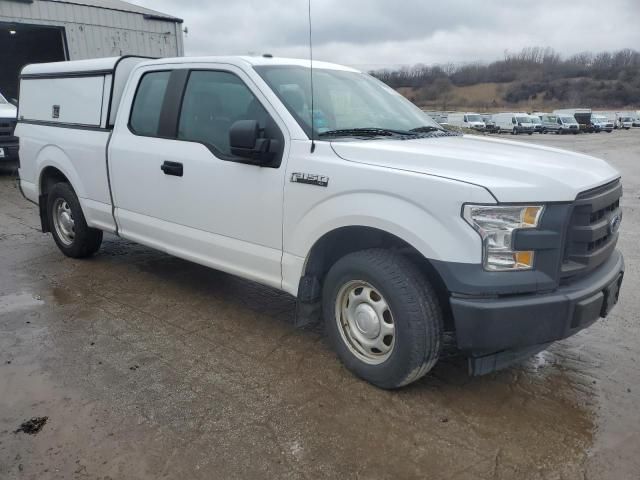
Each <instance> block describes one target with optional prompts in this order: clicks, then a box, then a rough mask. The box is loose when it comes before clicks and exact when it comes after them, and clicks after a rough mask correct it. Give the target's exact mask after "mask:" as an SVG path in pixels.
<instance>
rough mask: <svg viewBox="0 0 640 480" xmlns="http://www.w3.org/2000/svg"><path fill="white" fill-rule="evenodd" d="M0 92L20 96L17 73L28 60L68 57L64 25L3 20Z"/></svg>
mask: <svg viewBox="0 0 640 480" xmlns="http://www.w3.org/2000/svg"><path fill="white" fill-rule="evenodd" d="M0 46H1V48H0V92H2V94H3V95H4V96H5V97H6V98H18V75H20V70H21V69H22V67H23V66H25V65H27V64H28V63H41V62H58V61H62V60H66V59H67V54H66V35H65V31H64V28H62V27H46V26H41V25H27V24H23V23H6V22H0Z"/></svg>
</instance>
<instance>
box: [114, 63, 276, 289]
mask: <svg viewBox="0 0 640 480" xmlns="http://www.w3.org/2000/svg"><path fill="white" fill-rule="evenodd" d="M156 68H158V67H156ZM213 68H214V67H211V69H204V70H203V69H201V67H199V69H198V70H196V69H193V70H191V69H181V70H171V71H149V72H146V73H144V74H143V75H142V77H141V81H140V83H139V86H138V89H137V92H136V94H135V100H134V102H133V108H132V111H131V116H130V119H129V122H128V125H122V122H120V124H119V125H118V126H117V127H116V131H115V132H114V135H113V141H112V143H111V145H110V149H109V165H110V173H111V182H112V190H113V196H114V204H115V207H116V209H115V212H116V218H117V221H118V227H119V230H120V234H121V235H122V236H123V237H126V238H130V239H132V240H134V241H137V242H140V243H143V244H146V245H149V246H152V247H155V248H159V249H161V250H165V251H167V252H169V253H172V254H174V255H177V256H179V257H182V258H186V259H189V260H193V261H195V262H197V263H201V264H204V265H208V266H211V267H214V268H217V269H220V270H224V271H228V272H230V273H234V274H238V275H241V276H243V277H247V278H252V279H254V280H257V281H260V282H262V283H265V284H268V285H272V286H276V287H280V286H281V280H282V279H281V266H280V264H281V256H282V201H283V185H284V180H285V174H284V172H285V161H286V151H287V145H286V144H285V138H284V136H283V134H282V132H283V129H282V124H278V123H277V121H276V120H275V118H276V115H275V113H274V112H273V111H268V110H267V109H265V107H264V105H265V104H266V102H265V101H264V98H263V97H262V95H261V93H260V92H259V91H258V90H257V89H256V88H255V87H254V86H251V87H250V86H249V85H252V84H251V81H250V79H248V78H247V77H246V76H245V75H244V74H243V72H242V71H241V70H239V69H235V68H233V67H229V66H225V67H224V68H220V69H213ZM238 120H257V121H258V122H259V124H260V127H261V128H264V133H265V136H267V137H268V138H278V139H279V140H281V141H280V145H281V149H280V151H279V152H278V157H277V161H276V162H274V164H272V165H271V166H269V167H261V166H256V165H252V164H248V163H246V162H245V161H244V160H243V159H241V158H236V157H234V156H233V155H232V154H231V151H230V147H229V129H230V127H231V125H232V124H233V123H234V122H235V121H238Z"/></svg>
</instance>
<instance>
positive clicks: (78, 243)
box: [47, 182, 102, 258]
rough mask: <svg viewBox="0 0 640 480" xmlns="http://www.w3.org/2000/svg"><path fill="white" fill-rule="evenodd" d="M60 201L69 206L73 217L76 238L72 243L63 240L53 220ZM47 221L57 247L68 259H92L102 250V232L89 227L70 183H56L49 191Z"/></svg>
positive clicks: (74, 237)
mask: <svg viewBox="0 0 640 480" xmlns="http://www.w3.org/2000/svg"><path fill="white" fill-rule="evenodd" d="M59 199H60V200H62V201H64V202H66V203H67V204H68V206H69V208H70V211H71V215H72V217H73V222H74V228H73V232H74V236H73V239H72V241H71V242H70V243H69V242H65V241H64V240H63V238H61V235H60V233H59V232H58V231H57V229H56V226H55V222H54V218H53V216H54V204H55V203H56V201H57V200H59ZM47 220H48V223H49V229H50V230H51V235H52V236H53V240H54V241H55V242H56V245H58V248H59V249H60V251H61V252H62V253H64V254H65V255H66V256H67V257H71V258H86V257H90V256H91V255H93V254H94V253H96V252H97V251H98V249H99V248H100V244H101V243H102V230H98V229H95V228H90V227H89V226H88V225H87V222H86V220H85V218H84V214H83V213H82V208H81V207H80V202H79V201H78V197H77V196H76V194H75V192H74V191H73V188H71V185H69V184H68V183H64V182H61V183H56V184H55V185H54V186H53V187H52V188H51V190H50V191H49V195H48V197H47Z"/></svg>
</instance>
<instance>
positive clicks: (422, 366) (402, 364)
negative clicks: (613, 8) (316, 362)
mask: <svg viewBox="0 0 640 480" xmlns="http://www.w3.org/2000/svg"><path fill="white" fill-rule="evenodd" d="M323 312H324V319H325V327H326V331H327V335H328V337H329V340H330V342H331V344H332V346H333V348H334V350H335V351H336V353H337V354H338V356H339V357H340V359H341V360H342V362H343V363H344V365H345V366H346V367H347V368H348V369H349V370H350V371H351V372H353V373H354V374H355V375H357V376H359V377H360V378H362V379H364V380H367V381H368V382H370V383H372V384H374V385H376V386H378V387H381V388H387V389H392V388H399V387H402V386H404V385H407V384H409V383H411V382H414V381H416V380H418V379H419V378H420V377H422V376H424V375H425V374H426V373H427V372H428V371H429V370H431V368H432V367H433V366H434V365H435V363H436V362H437V360H438V357H439V354H440V349H441V344H442V323H443V322H442V310H441V307H440V304H439V301H438V297H437V296H436V293H435V291H434V289H433V287H432V286H431V284H430V283H429V282H428V280H427V278H426V277H425V276H424V275H423V274H422V272H421V271H420V270H419V269H418V268H417V267H416V266H415V265H414V264H412V263H411V262H410V261H409V260H408V259H407V258H406V257H404V256H402V255H400V254H399V253H396V252H393V251H390V250H383V249H371V250H362V251H359V252H354V253H350V254H348V255H346V256H344V257H342V258H341V259H340V260H338V261H337V262H336V263H335V264H334V265H333V266H332V267H331V269H330V270H329V273H328V274H327V276H326V278H325V281H324V287H323Z"/></svg>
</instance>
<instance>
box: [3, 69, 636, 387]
mask: <svg viewBox="0 0 640 480" xmlns="http://www.w3.org/2000/svg"><path fill="white" fill-rule="evenodd" d="M312 72H313V73H312ZM311 75H313V82H311V81H310V80H311ZM312 85H313V88H312ZM16 134H17V136H18V137H19V139H20V154H21V167H20V170H19V174H20V179H21V180H20V185H21V188H22V190H23V193H24V195H25V196H26V198H27V199H29V200H31V201H33V202H34V203H36V204H37V205H38V206H39V212H40V217H41V223H42V229H43V231H45V232H51V234H52V236H53V239H54V240H55V242H56V243H57V245H58V247H59V248H60V250H61V251H62V253H64V254H65V255H67V256H69V257H73V258H81V257H87V256H90V255H93V254H95V253H96V252H97V251H98V250H99V248H100V244H101V241H102V235H103V232H110V233H112V234H116V235H119V236H120V237H122V238H126V239H129V240H132V241H135V242H139V243H141V244H144V245H147V246H149V247H151V248H155V249H159V250H162V251H165V252H168V253H170V254H172V255H175V256H178V257H181V258H183V259H187V260H190V261H193V262H197V263H199V264H202V265H206V266H209V267H212V268H215V269H219V270H222V271H225V272H229V273H231V274H234V275H238V276H241V277H244V278H247V279H251V280H254V281H256V282H261V283H263V284H266V285H270V286H271V287H275V288H276V289H281V290H283V291H285V292H288V293H290V294H291V295H294V296H296V297H297V302H298V316H297V320H296V322H297V324H299V325H302V324H306V323H310V322H313V321H318V320H319V319H320V314H321V315H322V317H323V321H324V324H325V327H326V332H327V335H328V338H329V340H330V342H331V345H332V346H333V348H334V349H335V351H336V352H337V354H338V356H339V357H340V359H341V360H342V361H343V363H344V364H345V365H346V366H347V367H348V368H349V369H350V370H351V371H352V372H354V373H355V374H356V375H358V376H360V377H361V378H363V379H366V380H367V381H369V382H371V383H373V384H375V385H377V386H379V387H382V388H397V387H401V386H403V385H406V384H408V383H410V382H413V381H415V380H417V379H419V378H420V377H422V376H423V375H425V374H426V373H427V372H428V371H429V370H430V369H431V368H432V367H433V366H434V365H435V363H436V361H437V360H438V358H439V356H440V355H441V353H442V352H443V348H445V343H447V345H446V347H447V348H450V346H449V341H448V340H447V342H445V338H446V339H450V338H452V339H455V348H457V349H458V351H459V352H462V354H464V355H465V356H466V357H467V358H468V359H469V366H470V370H471V373H472V374H476V375H478V374H483V373H487V372H491V371H494V370H496V369H499V368H503V367H505V366H507V365H509V364H511V363H513V362H515V361H517V360H520V359H523V358H526V357H527V356H531V355H533V354H535V353H537V352H539V351H541V350H543V349H545V348H546V347H547V346H548V345H549V344H550V343H551V342H554V341H556V340H560V339H563V338H566V337H568V336H570V335H572V334H574V333H576V332H578V331H580V330H582V329H584V328H586V327H588V326H589V325H591V324H592V323H593V322H595V321H596V320H597V319H598V318H600V317H604V316H606V315H607V314H608V313H609V312H610V311H611V309H612V308H613V307H614V305H615V304H616V301H617V300H618V295H619V292H620V285H621V282H622V277H623V272H624V265H623V258H622V255H621V254H620V252H619V251H618V250H616V242H617V239H618V229H619V226H620V222H621V218H622V217H621V207H620V199H621V195H622V184H621V179H620V174H619V173H618V172H617V171H616V170H615V169H614V168H612V167H611V166H610V165H608V164H607V163H606V162H605V161H603V160H600V159H597V158H593V157H590V156H587V155H583V154H578V153H572V152H568V151H563V150H559V149H556V148H550V147H542V146H532V145H528V144H525V143H522V142H518V141H513V140H511V141H509V140H502V139H496V138H491V137H480V136H475V135H460V134H458V133H454V132H449V131H445V130H444V129H443V128H442V127H440V126H439V125H438V124H436V123H435V122H434V121H433V120H431V119H430V118H429V117H428V116H427V115H426V114H425V113H423V112H422V111H421V110H420V109H418V108H417V107H415V106H414V105H413V104H412V103H410V102H409V101H408V100H406V99H405V98H404V97H402V96H401V95H400V94H398V93H397V92H396V91H394V90H393V89H391V88H389V87H387V86H386V85H384V84H382V83H381V82H379V81H378V80H376V79H374V78H372V77H371V76H369V75H366V74H363V73H361V72H358V71H356V70H353V69H351V68H347V67H343V66H339V65H334V64H329V63H322V62H316V63H314V64H313V69H311V68H310V63H309V62H308V61H305V60H291V59H282V58H271V57H203V58H173V59H160V60H148V59H142V58H136V57H121V58H110V59H99V60H88V61H75V62H62V63H50V64H37V65H30V66H27V67H26V68H24V69H23V71H22V73H21V85H20V104H19V112H18V125H17V128H16Z"/></svg>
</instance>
